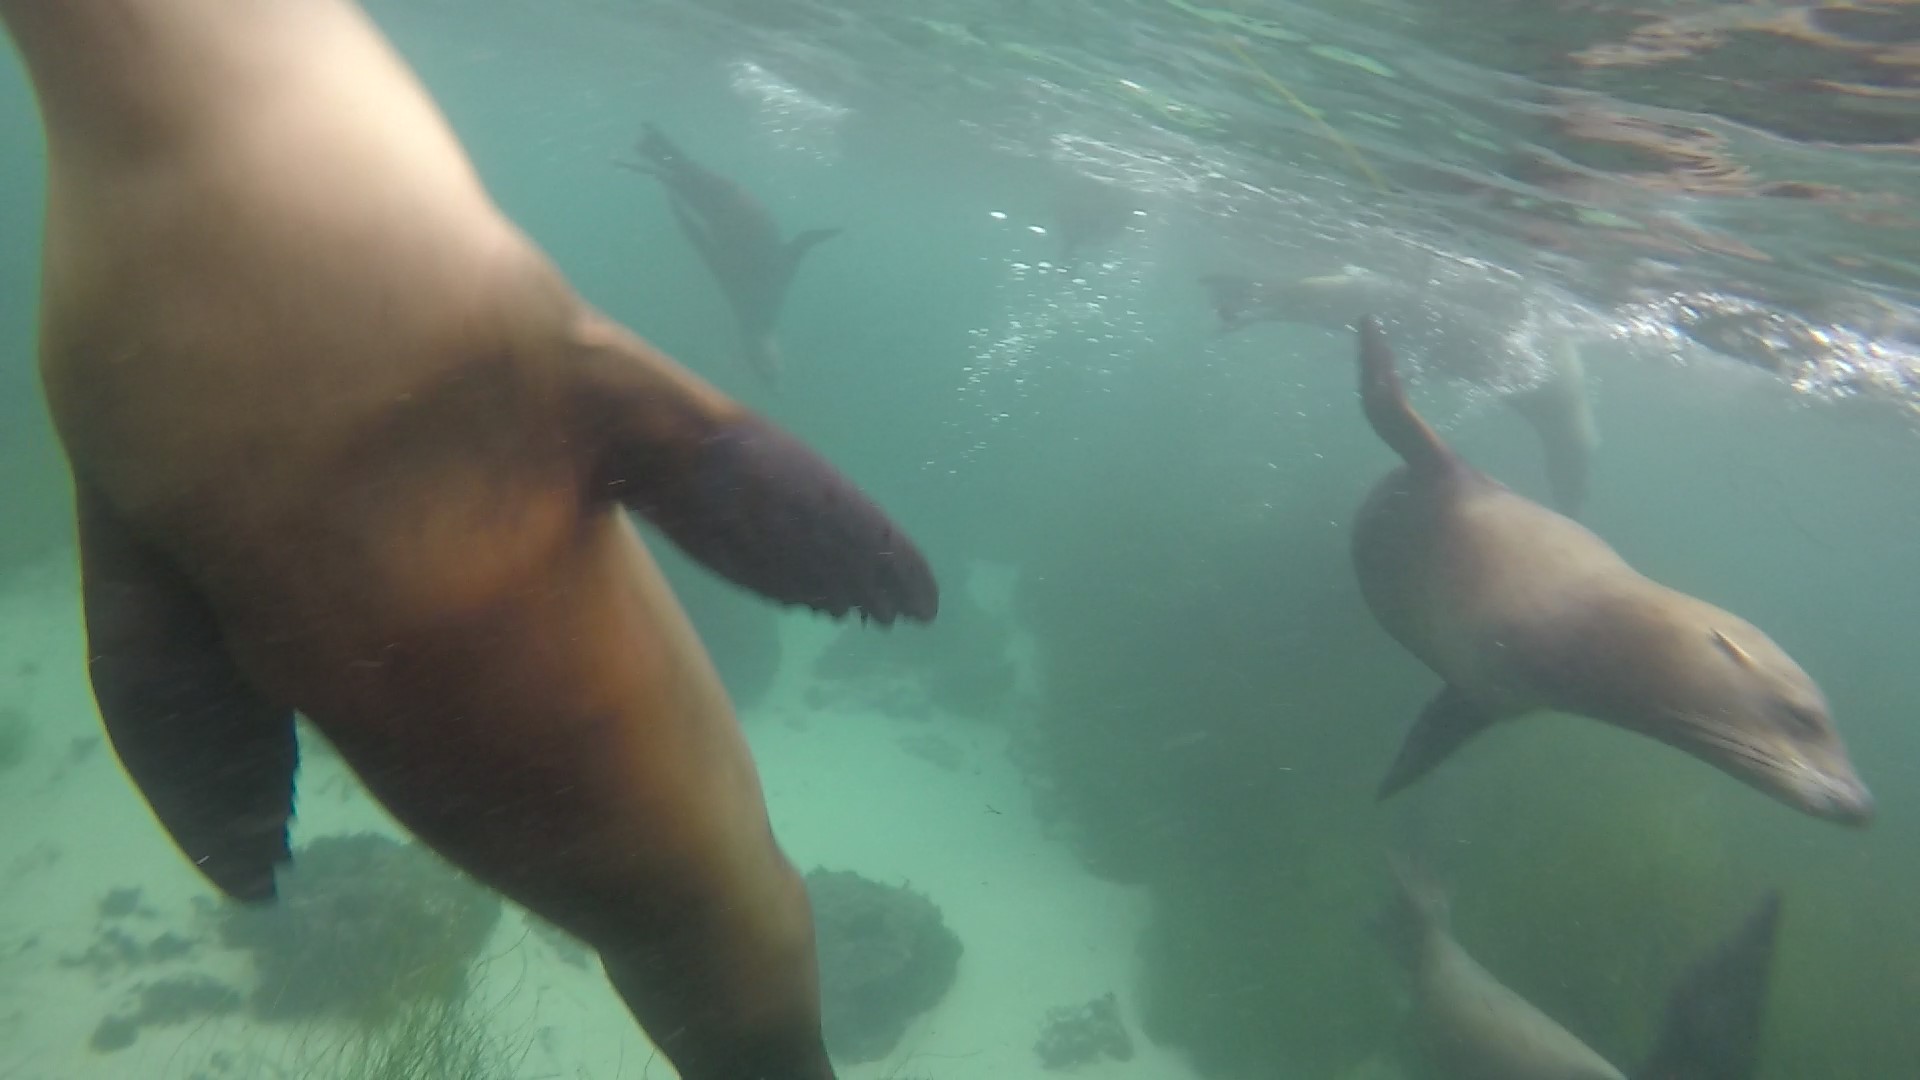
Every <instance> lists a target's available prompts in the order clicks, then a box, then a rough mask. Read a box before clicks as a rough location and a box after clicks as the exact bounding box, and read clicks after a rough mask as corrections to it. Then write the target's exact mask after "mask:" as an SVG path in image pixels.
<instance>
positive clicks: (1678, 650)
mask: <svg viewBox="0 0 1920 1080" xmlns="http://www.w3.org/2000/svg"><path fill="white" fill-rule="evenodd" d="M1700 606H1701V608H1703V609H1705V612H1706V618H1704V619H1701V620H1698V621H1696V620H1694V619H1690V618H1689V619H1684V620H1681V625H1679V626H1677V627H1676V628H1675V629H1676V630H1677V631H1678V633H1677V635H1676V639H1673V640H1670V641H1669V644H1670V645H1671V646H1672V650H1671V652H1670V653H1669V655H1668V661H1669V662H1668V663H1666V664H1663V665H1661V667H1662V671H1661V673H1660V680H1659V681H1660V682H1664V683H1666V686H1665V687H1664V688H1663V689H1661V690H1660V691H1659V695H1658V696H1659V697H1660V698H1662V699H1663V700H1662V701H1661V703H1660V706H1659V708H1658V710H1657V711H1658V712H1659V713H1661V714H1663V717H1664V719H1666V720H1667V721H1668V726H1667V728H1666V729H1665V730H1662V731H1659V732H1655V733H1654V734H1656V735H1657V736H1658V737H1659V738H1662V739H1664V740H1666V741H1668V742H1670V743H1672V744H1673V745H1675V746H1677V747H1679V748H1680V749H1682V750H1685V751H1687V752H1688V753H1691V754H1693V755H1694V756H1696V757H1699V758H1701V759H1703V760H1705V761H1707V762H1708V763H1710V764H1712V765H1715V766H1717V767H1719V768H1720V769H1722V770H1724V771H1725V772H1727V773H1729V774H1730V775H1732V776H1734V777H1735V778H1737V779H1740V780H1743V781H1745V782H1746V783H1748V784H1751V785H1753V786H1754V787H1756V788H1758V789H1760V790H1761V791H1764V792H1766V793H1767V794H1769V795H1771V796H1773V797H1774V798H1776V799H1779V800H1780V801H1782V802H1784V803H1786V804H1788V805H1789V806H1793V807H1796V808H1798V809H1800V810H1802V811H1804V812H1806V813H1808V814H1811V815H1813V816H1814V817H1818V818H1823V819H1825V820H1828V821H1834V822H1838V823H1841V824H1845V825H1865V824H1867V823H1868V822H1869V821H1871V820H1872V818H1873V796H1872V795H1871V794H1870V793H1869V792H1868V791H1867V786H1866V785H1865V784H1864V783H1862V782H1861V780H1860V777H1859V776H1858V774H1856V773H1855V772H1854V769H1853V763H1852V761H1851V760H1849V758H1848V756H1847V748H1846V746H1845V744H1844V743H1843V742H1842V741H1841V739H1840V732H1839V730H1838V729H1837V728H1836V727H1835V726H1834V722H1833V717H1832V715H1831V713H1830V712H1829V710H1828V706H1827V698H1826V695H1825V694H1823V693H1822V692H1821V690H1820V687H1819V686H1818V685H1817V684H1816V683H1815V682H1814V681H1813V679H1812V677H1811V676H1809V675H1808V674H1807V673H1806V672H1805V671H1803V670H1801V668H1800V665H1799V664H1797V663H1795V662H1794V660H1793V658H1792V657H1790V656H1788V655H1787V654H1786V651H1785V650H1783V649H1782V648H1780V646H1778V645H1776V644H1774V642H1773V640H1772V639H1771V638H1769V637H1767V635H1766V634H1764V633H1762V632H1761V631H1760V630H1759V629H1758V628H1757V627H1754V626H1752V625H1751V624H1749V623H1747V622H1745V621H1744V620H1742V619H1739V618H1737V617H1735V616H1733V615H1730V614H1728V613H1726V612H1724V611H1720V610H1719V609H1717V608H1712V607H1710V606H1709V605H1705V604H1701V605H1700Z"/></svg>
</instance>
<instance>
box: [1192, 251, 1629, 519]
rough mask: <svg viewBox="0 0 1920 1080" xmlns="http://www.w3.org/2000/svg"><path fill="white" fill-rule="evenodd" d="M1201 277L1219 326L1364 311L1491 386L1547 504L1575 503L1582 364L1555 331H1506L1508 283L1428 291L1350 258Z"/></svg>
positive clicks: (1509, 324)
mask: <svg viewBox="0 0 1920 1080" xmlns="http://www.w3.org/2000/svg"><path fill="white" fill-rule="evenodd" d="M1201 281H1202V284H1203V285H1205V287H1206V289H1207V292H1208V294H1209V296H1210V297H1211V299H1212V302H1213V307H1214V311H1215V313H1216V314H1217V315H1218V316H1219V319H1220V330H1221V332H1222V333H1231V332H1233V331H1236V330H1240V329H1242V328H1244V327H1247V326H1250V325H1253V324H1254V323H1258V322H1264V321H1272V320H1278V321H1284V322H1299V323H1306V324H1308V325H1312V326H1320V327H1323V328H1325V329H1328V330H1346V329H1351V328H1352V327H1353V326H1354V321H1355V320H1356V319H1357V318H1358V317H1359V315H1360V313H1362V312H1371V313H1373V314H1374V315H1375V316H1376V317H1378V318H1379V319H1380V321H1381V322H1382V323H1383V324H1384V325H1385V326H1386V327H1387V328H1388V330H1389V331H1390V332H1391V333H1393V334H1394V335H1395V337H1396V339H1398V340H1401V341H1406V342H1411V343H1412V344H1413V345H1414V347H1415V348H1417V349H1418V351H1419V353H1420V355H1421V357H1422V358H1423V360H1424V361H1425V363H1426V365H1427V367H1428V368H1429V369H1430V370H1432V371H1434V372H1436V373H1438V374H1440V375H1442V376H1444V377H1446V378H1448V379H1452V380H1455V381H1457V382H1461V383H1466V384H1470V385H1473V386H1477V387H1481V388H1484V389H1491V390H1493V391H1495V392H1497V393H1498V394H1499V395H1500V399H1501V400H1502V401H1503V402H1505V403H1506V404H1507V406H1508V407H1509V408H1511V409H1512V410H1513V411H1514V412H1515V413H1517V414H1518V415H1519V416H1520V417H1521V419H1523V420H1525V421H1526V422H1527V424H1528V426H1530V427H1532V428H1533V431H1534V435H1535V437H1536V438H1538V439H1539V441H1540V448H1541V452H1542V455H1543V457H1544V458H1545V468H1546V474H1547V483H1548V487H1549V489H1550V490H1551V492H1552V496H1553V503H1554V506H1555V507H1556V508H1557V509H1559V510H1560V511H1561V512H1562V513H1565V514H1569V515H1578V513H1579V512H1580V510H1581V508H1582V507H1583V506H1585V504H1586V500H1587V491H1588V486H1589V476H1590V474H1591V472H1592V468H1593V465H1592V462H1593V455H1594V452H1595V450H1596V449H1597V448H1598V446H1599V443H1600V436H1599V431H1598V428H1597V427H1596V425H1595V424H1594V419H1593V405H1592V402H1591V400H1590V399H1589V398H1588V396H1587V378H1586V366H1585V364H1584V363H1583V362H1582V361H1581V359H1580V351H1579V349H1578V348H1577V347H1576V346H1575V344H1574V343H1573V341H1572V340H1571V339H1569V338H1568V337H1566V336H1565V335H1549V334H1529V335H1525V337H1524V339H1516V337H1515V329H1516V328H1517V327H1519V326H1520V325H1522V324H1523V323H1524V322H1525V321H1526V318H1527V303H1526V299H1525V297H1524V296H1522V295H1521V294H1520V293H1519V292H1518V291H1517V290H1514V289H1511V288H1501V287H1497V286H1495V285H1491V284H1488V283H1484V282H1476V283H1474V284H1472V285H1462V286H1459V287H1457V288H1456V290H1455V292H1454V294H1453V295H1447V296H1435V295H1433V292H1434V290H1433V287H1432V286H1431V285H1423V286H1418V287H1416V286H1414V285H1411V284H1407V283H1403V282H1401V281H1398V280H1396V279H1394V278H1390V277H1387V276H1386V275H1383V274H1378V273H1374V272H1372V271H1368V270H1364V269H1361V268H1359V267H1347V268H1345V269H1343V270H1341V271H1340V272H1339V273H1336V274H1327V275H1324V276H1320V277H1307V278H1293V279H1287V280H1284V281H1256V280H1254V279H1251V278H1246V277H1241V276H1238V275H1232V274H1212V275H1208V276H1206V277H1203V278H1202V279H1201Z"/></svg>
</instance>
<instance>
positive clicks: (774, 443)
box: [574, 315, 940, 625]
mask: <svg viewBox="0 0 1920 1080" xmlns="http://www.w3.org/2000/svg"><path fill="white" fill-rule="evenodd" d="M574 348H575V351H576V354H577V357H578V359H579V360H580V361H581V370H580V373H579V383H578V388H579V391H580V392H579V395H578V399H579V402H580V410H581V419H582V423H583V424H584V425H585V428H586V436H587V442H586V446H587V447H589V449H590V452H591V453H592V454H593V455H594V460H593V469H594V476H593V482H594V484H595V485H596V487H597V489H598V490H600V491H602V492H604V493H606V494H607V495H609V496H610V497H612V498H615V499H618V500H619V501H620V502H622V503H623V504H625V505H626V506H627V507H629V508H630V509H632V510H633V511H634V512H635V513H638V514H639V515H640V516H642V517H644V518H646V519H647V521H648V522H650V523H652V524H653V526H654V527H655V528H658V529H659V530H660V531H661V532H664V533H666V534H667V536H668V538H670V539H671V540H672V541H673V542H674V543H675V544H677V545H678V546H679V547H680V548H681V550H683V551H685V552H686V553H687V554H688V555H690V556H692V557H693V558H694V559H696V560H698V561H699V562H701V563H703V564H705V565H706V566H707V567H708V568H709V569H711V570H713V571H714V572H715V573H717V574H719V575H720V576H722V577H724V578H726V579H727V580H729V581H732V582H734V583H735V584H737V585H741V586H744V587H746V588H748V589H752V590H753V591H754V592H757V593H759V594H761V595H762V596H765V597H767V598H769V599H772V600H776V601H778V602H780V603H783V604H805V605H806V606H808V607H810V608H813V609H814V610H816V611H824V612H826V613H828V614H830V615H832V616H834V617H835V618H839V617H840V616H842V615H845V614H846V613H847V612H849V611H858V612H859V613H860V615H861V617H862V619H872V620H874V621H876V622H879V623H881V624H882V625H886V624H890V623H892V622H893V621H894V619H896V618H900V617H905V618H908V619H913V620H915V621H918V622H928V621H931V620H932V619H933V617H934V615H935V614H936V613H937V612H938V611H939V607H940V590H939V585H938V584H937V583H936V582H935V580H934V577H933V571H932V570H931V569H930V568H929V567H928V566H927V562H926V559H925V558H924V557H922V556H921V554H920V551H919V549H918V548H917V547H915V545H914V543H913V541H912V540H911V539H909V538H908V537H907V535H906V534H905V533H904V532H902V531H901V530H900V528H899V526H897V525H895V524H894V523H893V522H892V521H890V520H888V518H887V516H886V514H884V513H883V512H882V511H881V510H880V508H879V507H877V506H875V505H874V504H873V502H872V501H871V500H869V499H868V498H867V497H866V495H865V494H863V493H862V492H861V491H860V489H859V488H858V487H856V486H854V484H853V482H852V481H851V480H849V479H847V478H846V477H845V476H844V475H842V474H841V473H840V471H839V470H838V469H836V468H834V467H833V466H832V465H831V464H829V463H828V462H827V461H826V459H824V458H822V457H821V456H820V455H819V454H817V453H815V452H814V451H813V450H812V449H811V448H810V447H808V446H807V445H806V444H805V443H802V442H801V441H800V440H799V439H796V438H794V437H793V436H792V435H790V434H788V433H787V432H785V431H782V430H781V429H780V428H778V427H776V426H775V425H774V424H772V423H771V422H769V421H768V420H766V419H765V418H763V417H761V416H759V415H757V414H755V413H754V412H752V411H750V410H748V409H747V408H745V407H744V406H742V405H740V404H739V403H738V402H735V401H733V400H732V399H730V398H728V397H727V396H726V395H724V394H722V393H720V392H719V391H718V390H715V389H714V388H713V387H711V386H709V385H707V384H706V383H705V382H703V381H702V380H700V379H699V378H698V377H697V376H695V375H694V374H693V373H691V372H689V371H687V370H686V369H685V368H682V367H681V366H680V365H678V364H676V363H674V362H673V361H672V360H670V359H668V358H667V357H666V356H665V355H664V354H662V353H661V352H659V350H657V349H654V348H653V347H652V346H650V345H648V344H647V343H646V342H644V341H641V340H640V339H639V338H638V337H636V336H634V335H633V334H631V333H629V332H627V331H626V330H625V328H623V327H620V326H619V325H617V324H615V323H613V322H611V321H609V320H607V319H604V318H601V317H599V316H597V315H594V316H588V317H586V318H585V319H584V320H583V322H582V324H581V326H580V327H579V329H578V332H577V334H576V336H575V344H574Z"/></svg>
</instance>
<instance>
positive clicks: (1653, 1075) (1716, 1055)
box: [1634, 891, 1780, 1080]
mask: <svg viewBox="0 0 1920 1080" xmlns="http://www.w3.org/2000/svg"><path fill="white" fill-rule="evenodd" d="M1779 922H1780V894H1779V893H1778V892H1777V891H1769V892H1768V893H1767V894H1766V895H1765V896H1764V897H1762V898H1761V899H1760V902H1759V904H1757V905H1756V906H1755V907H1754V909H1753V911H1752V912H1751V913H1749V914H1748V916H1747V918H1746V920H1745V921H1744V922H1742V923H1741V925H1740V928H1739V929H1738V930H1736V931H1735V932H1734V933H1733V934H1732V936H1730V937H1728V938H1727V939H1726V940H1724V941H1722V942H1721V943H1720V944H1719V945H1717V946H1716V947H1715V948H1714V949H1713V950H1712V951H1711V952H1709V953H1708V954H1707V955H1706V956H1704V957H1702V958H1701V959H1699V960H1697V961H1695V962H1694V964H1693V966H1692V967H1690V968H1688V969H1687V971H1686V973H1685V974H1683V975H1682V976H1681V977H1680V981H1679V982H1678V983H1677V984H1675V986H1674V990H1673V995H1672V996H1671V997H1670V998H1668V1000H1667V1012H1666V1018H1665V1020H1664V1021H1663V1022H1662V1024H1661V1029H1660V1037H1659V1039H1658V1040H1657V1041H1656V1042H1655V1043H1654V1048H1653V1052H1652V1053H1651V1054H1649V1055H1648V1056H1647V1063H1646V1065H1645V1066H1643V1067H1642V1068H1641V1069H1640V1071H1639V1072H1637V1073H1635V1074H1634V1080H1753V1077H1754V1075H1755V1074H1756V1072H1757V1071H1758V1069H1757V1057H1758V1050H1759V1046H1760V1028H1761V1022H1762V1020H1763V1019H1764V1017H1765V1013H1766V1004H1767V982H1768V974H1769V972H1770V970H1771V968H1772V966H1773V950H1774V941H1775V939H1776V937H1777V931H1778V928H1779Z"/></svg>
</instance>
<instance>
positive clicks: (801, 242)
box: [624, 124, 841, 385]
mask: <svg viewBox="0 0 1920 1080" xmlns="http://www.w3.org/2000/svg"><path fill="white" fill-rule="evenodd" d="M639 150H640V155H641V156H642V157H643V158H645V159H646V160H645V161H644V162H642V163H640V164H632V163H624V164H626V167H627V168H630V169H632V170H634V171H635V172H642V173H646V174H648V175H649V176H653V177H657V178H658V179H659V180H660V182H661V183H662V184H664V185H666V188H667V201H668V204H669V205H670V206H671V207H672V209H673V218H674V220H675V221H677V222H679V223H680V231H681V232H683V233H685V234H686V237H687V240H688V241H689V242H690V243H692V244H693V247H694V250H695V251H698V252H699V253H700V258H701V260H702V261H704V262H705V263H706V264H707V269H708V270H710V271H712V272H713V278H714V281H716V282H717V283H719V286H720V292H721V294H722V295H724V296H725V297H726V298H727V306H728V307H730V308H732V309H733V317H734V322H735V324H736V326H737V328H738V329H739V331H740V348H741V358H742V360H744V361H745V363H746V365H747V367H748V368H749V369H751V370H752V371H753V372H754V374H756V375H758V376H760V378H761V379H763V380H765V381H766V382H767V383H768V384H769V385H773V384H775V383H776V382H777V381H778V379H779V377H780V351H779V348H778V347H777V346H776V344H775V343H774V340H773V325H774V323H775V322H776V321H778V319H779V317H780V307H781V304H782V303H784V302H785V301H786V298H787V288H788V287H789V286H790V285H792V284H793V275H794V272H795V271H797V270H799V269H800V260H801V259H803V258H805V257H806V255H807V252H809V251H812V250H813V249H814V246H815V245H817V244H819V243H821V242H822V241H824V240H831V239H833V238H834V237H836V236H838V235H840V233H841V230H840V229H838V228H828V229H808V230H807V231H805V232H803V233H800V234H799V235H797V236H795V237H794V238H793V239H791V240H782V239H781V237H780V223H779V222H777V221H775V220H773V215H772V214H771V213H769V212H768V211H767V208H766V207H765V206H762V205H761V204H760V200H758V199H756V198H754V197H753V195H752V194H750V193H749V192H748V191H747V189H746V188H743V187H741V186H740V185H739V184H736V183H734V182H733V181H732V180H729V179H727V178H726V177H724V176H721V175H720V174H719V173H717V172H714V171H713V170H712V169H708V168H706V167H704V166H702V165H701V164H700V163H699V162H697V161H694V160H693V159H692V158H690V157H688V156H687V155H686V154H685V153H684V152H682V151H681V149H680V147H679V146H677V145H676V144H675V143H674V142H673V141H672V140H671V139H668V138H667V136H666V135H665V134H663V133H662V132H661V131H660V129H659V128H657V127H655V126H653V125H652V124H648V125H646V127H645V128H644V134H643V135H642V137H641V139H640V144H639Z"/></svg>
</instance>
